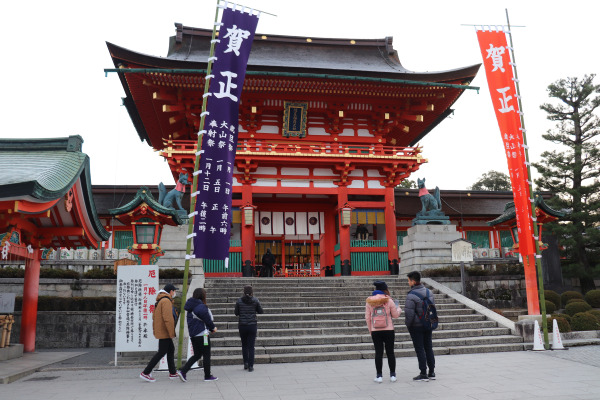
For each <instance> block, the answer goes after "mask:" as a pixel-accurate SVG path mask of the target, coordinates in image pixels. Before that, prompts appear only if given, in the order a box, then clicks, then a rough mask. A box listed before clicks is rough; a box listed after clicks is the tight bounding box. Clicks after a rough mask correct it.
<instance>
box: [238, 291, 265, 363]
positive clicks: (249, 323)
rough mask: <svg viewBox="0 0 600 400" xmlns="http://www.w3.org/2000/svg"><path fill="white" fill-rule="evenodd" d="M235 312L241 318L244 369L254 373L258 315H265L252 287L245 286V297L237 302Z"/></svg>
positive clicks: (239, 326)
mask: <svg viewBox="0 0 600 400" xmlns="http://www.w3.org/2000/svg"><path fill="white" fill-rule="evenodd" d="M234 312H235V315H237V316H239V324H238V329H239V331H240V339H241V340H242V356H243V358H244V369H247V370H248V372H252V371H254V343H255V341H256V333H257V329H258V326H257V320H256V314H257V313H258V314H262V313H263V309H262V307H261V305H260V301H258V299H257V298H256V297H254V296H253V292H252V286H249V285H247V286H244V295H243V296H242V297H240V298H239V299H238V300H237V301H236V303H235V310H234Z"/></svg>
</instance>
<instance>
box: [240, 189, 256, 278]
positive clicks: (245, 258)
mask: <svg viewBox="0 0 600 400" xmlns="http://www.w3.org/2000/svg"><path fill="white" fill-rule="evenodd" d="M242 204H243V205H244V206H246V205H252V185H249V184H244V186H242ZM242 213H243V210H242ZM241 231H242V232H241V236H242V265H244V266H246V265H253V264H254V253H255V252H256V245H255V241H256V240H255V236H254V225H246V224H245V223H244V218H243V214H242V229H241ZM248 263H249V264H248ZM242 270H244V269H242Z"/></svg>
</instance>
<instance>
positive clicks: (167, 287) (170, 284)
mask: <svg viewBox="0 0 600 400" xmlns="http://www.w3.org/2000/svg"><path fill="white" fill-rule="evenodd" d="M163 290H164V291H165V292H167V293H169V292H170V291H171V290H179V289H177V288H176V287H175V285H173V284H172V283H167V284H166V285H165V287H164V288H163Z"/></svg>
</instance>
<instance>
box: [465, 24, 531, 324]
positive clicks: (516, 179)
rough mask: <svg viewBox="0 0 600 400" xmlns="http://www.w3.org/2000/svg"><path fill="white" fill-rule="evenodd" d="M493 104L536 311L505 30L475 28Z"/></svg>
mask: <svg viewBox="0 0 600 400" xmlns="http://www.w3.org/2000/svg"><path fill="white" fill-rule="evenodd" d="M477 38H478V40H479V46H480V48H481V55H482V57H483V63H484V67H485V74H486V77H487V81H488V86H489V88H490V95H491V97H492V104H493V105H494V110H495V112H496V118H497V120H498V126H499V127H500V133H501V135H502V141H503V145H504V151H505V153H506V160H507V162H508V171H509V174H510V181H511V184H512V189H513V197H514V202H515V213H516V219H517V229H518V241H519V253H520V254H521V256H522V258H523V264H524V266H525V281H526V286H527V298H528V301H527V302H528V308H529V314H539V301H538V290H537V275H536V269H535V262H534V261H535V257H534V256H535V242H534V240H535V239H534V236H533V225H532V222H533V220H532V218H533V217H532V213H531V207H532V201H531V198H532V197H531V194H530V193H529V182H528V180H529V177H528V174H527V166H526V165H525V162H526V158H525V149H524V144H523V143H524V142H523V130H522V127H521V117H520V114H521V111H520V110H519V102H518V98H517V91H516V86H515V85H516V83H515V78H514V74H513V63H512V61H511V57H510V54H511V53H510V49H509V47H508V44H507V42H506V33H505V32H504V31H480V30H478V31H477Z"/></svg>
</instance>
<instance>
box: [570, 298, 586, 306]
mask: <svg viewBox="0 0 600 400" xmlns="http://www.w3.org/2000/svg"><path fill="white" fill-rule="evenodd" d="M570 303H587V301H585V300H584V299H569V301H567V304H570ZM567 304H565V305H567Z"/></svg>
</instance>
